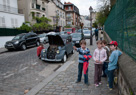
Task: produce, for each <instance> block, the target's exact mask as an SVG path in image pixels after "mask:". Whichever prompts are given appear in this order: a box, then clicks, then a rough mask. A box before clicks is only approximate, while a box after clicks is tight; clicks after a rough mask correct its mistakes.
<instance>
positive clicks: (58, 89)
mask: <svg viewBox="0 0 136 95" xmlns="http://www.w3.org/2000/svg"><path fill="white" fill-rule="evenodd" d="M87 47H88V48H89V49H90V51H91V54H93V51H94V49H95V48H96V42H95V40H94V43H93V46H90V45H89V40H87ZM75 56H76V57H75V58H74V59H73V60H70V61H74V62H73V63H72V64H71V65H70V66H69V67H68V68H67V69H66V70H64V71H61V72H60V73H58V74H57V75H56V77H54V78H53V79H52V80H50V81H49V82H48V83H47V84H46V85H45V86H44V87H43V88H42V89H40V90H39V91H38V92H37V94H36V95H118V94H117V89H114V90H113V91H109V89H108V87H107V86H106V85H107V82H106V79H105V78H102V85H101V86H99V87H95V86H94V61H93V59H91V60H90V64H89V73H88V74H89V83H90V86H86V85H85V84H84V77H83V76H82V81H81V82H80V83H75V81H76V80H77V71H78V64H77V63H78V53H75ZM64 65H65V64H64Z"/></svg>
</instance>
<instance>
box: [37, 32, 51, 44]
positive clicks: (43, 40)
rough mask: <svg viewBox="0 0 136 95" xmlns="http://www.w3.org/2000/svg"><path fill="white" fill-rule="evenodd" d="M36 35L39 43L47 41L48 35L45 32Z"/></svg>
mask: <svg viewBox="0 0 136 95" xmlns="http://www.w3.org/2000/svg"><path fill="white" fill-rule="evenodd" d="M38 37H39V38H40V42H41V43H44V44H46V43H47V42H49V40H48V36H47V35H46V33H43V34H40V35H38Z"/></svg>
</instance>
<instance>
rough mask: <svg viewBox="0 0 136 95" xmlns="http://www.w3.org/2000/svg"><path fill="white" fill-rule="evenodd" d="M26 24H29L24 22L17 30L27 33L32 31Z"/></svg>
mask: <svg viewBox="0 0 136 95" xmlns="http://www.w3.org/2000/svg"><path fill="white" fill-rule="evenodd" d="M28 24H30V22H24V23H23V24H22V26H20V27H19V28H17V29H18V30H25V31H27V32H29V31H31V30H32V27H31V26H29V25H28Z"/></svg>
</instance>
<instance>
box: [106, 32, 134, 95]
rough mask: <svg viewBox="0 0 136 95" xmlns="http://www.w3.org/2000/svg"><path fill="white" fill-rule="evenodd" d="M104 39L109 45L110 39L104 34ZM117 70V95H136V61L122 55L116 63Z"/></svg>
mask: <svg viewBox="0 0 136 95" xmlns="http://www.w3.org/2000/svg"><path fill="white" fill-rule="evenodd" d="M104 39H105V40H106V41H107V42H108V43H109V42H110V41H111V38H110V37H109V36H108V35H107V33H106V32H104ZM118 66H119V69H118V70H117V80H118V83H117V84H118V89H119V90H118V91H119V95H136V61H134V60H133V59H132V58H131V57H130V56H128V55H127V54H125V53H123V55H121V56H120V57H119V61H118Z"/></svg>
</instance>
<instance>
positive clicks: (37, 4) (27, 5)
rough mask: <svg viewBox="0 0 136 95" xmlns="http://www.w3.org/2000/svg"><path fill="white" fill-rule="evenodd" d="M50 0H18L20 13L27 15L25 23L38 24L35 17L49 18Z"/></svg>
mask: <svg viewBox="0 0 136 95" xmlns="http://www.w3.org/2000/svg"><path fill="white" fill-rule="evenodd" d="M48 3H49V0H18V7H19V9H20V10H22V11H20V13H23V14H24V15H25V21H28V22H31V23H32V24H34V23H36V20H35V19H34V17H42V16H44V17H48V12H47V4H48Z"/></svg>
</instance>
